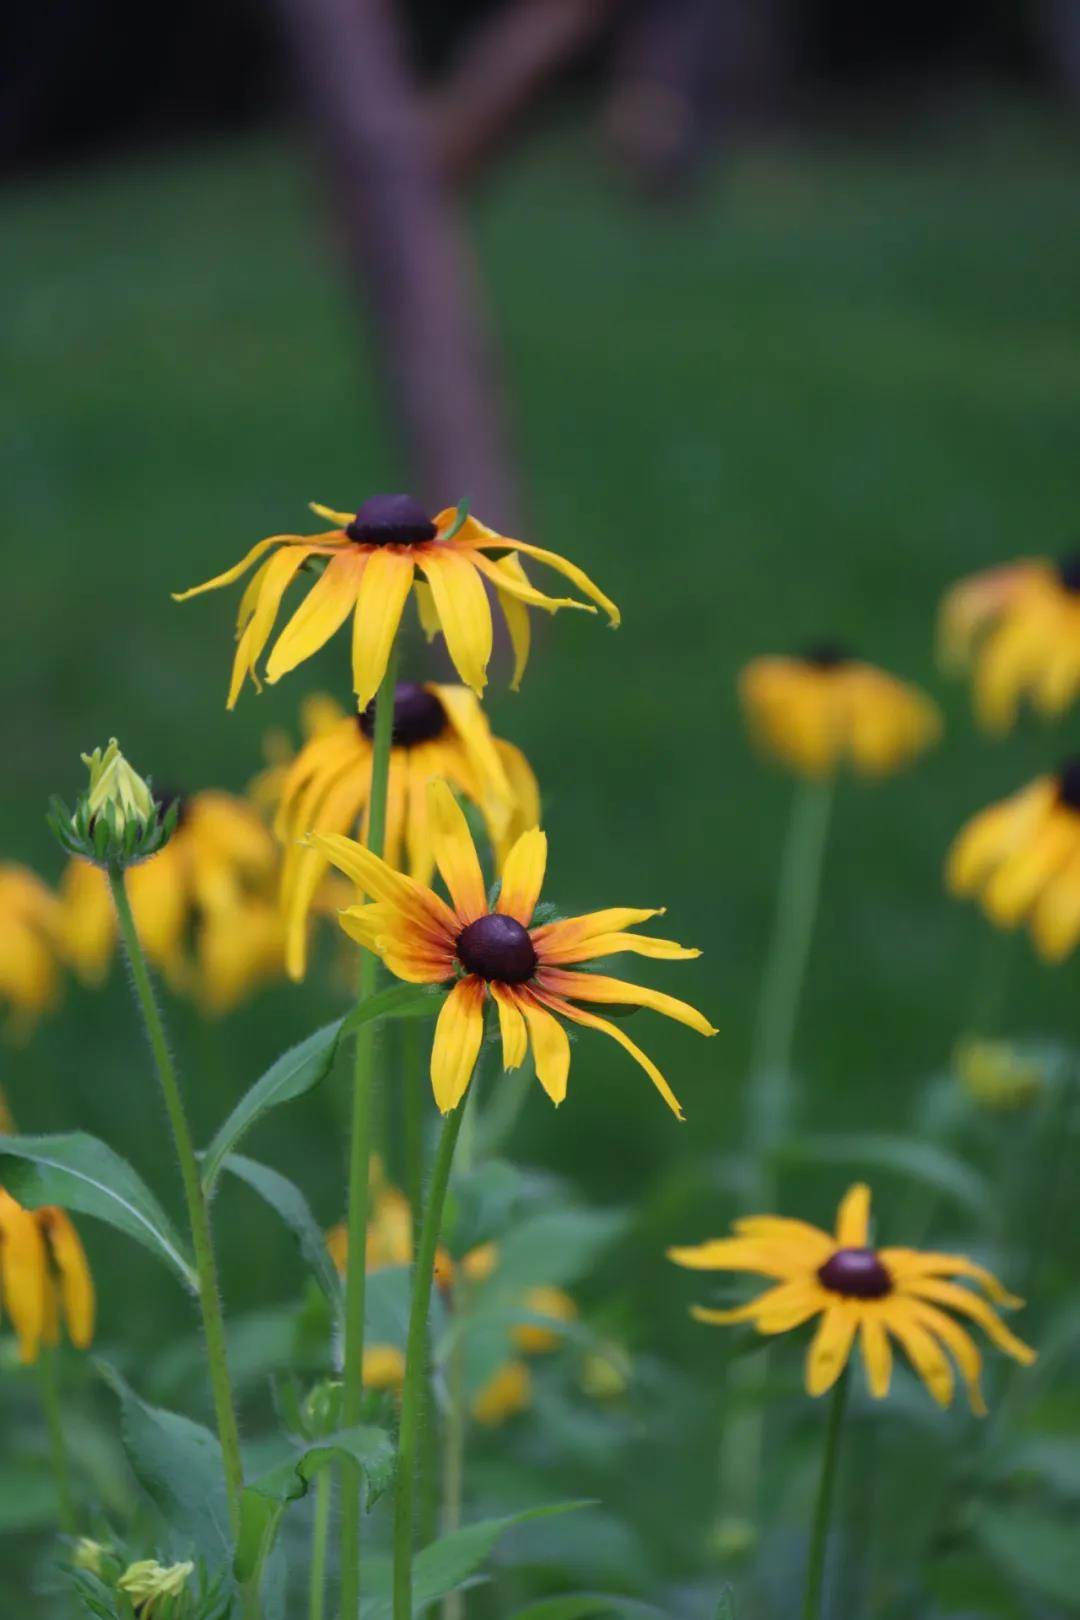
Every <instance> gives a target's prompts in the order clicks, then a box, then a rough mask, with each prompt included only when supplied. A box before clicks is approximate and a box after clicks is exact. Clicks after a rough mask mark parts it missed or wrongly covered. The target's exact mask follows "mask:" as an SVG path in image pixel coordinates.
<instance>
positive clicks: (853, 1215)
mask: <svg viewBox="0 0 1080 1620" xmlns="http://www.w3.org/2000/svg"><path fill="white" fill-rule="evenodd" d="M869 1241H870V1189H869V1187H868V1186H867V1185H866V1183H865V1182H863V1181H857V1182H856V1183H855V1185H854V1187H849V1188H848V1190H847V1192H846V1193H845V1194H844V1200H843V1202H842V1204H841V1205H840V1208H839V1210H838V1211H837V1214H836V1242H837V1245H838V1246H839V1247H840V1248H841V1249H865V1248H866V1245H867V1243H868V1242H869Z"/></svg>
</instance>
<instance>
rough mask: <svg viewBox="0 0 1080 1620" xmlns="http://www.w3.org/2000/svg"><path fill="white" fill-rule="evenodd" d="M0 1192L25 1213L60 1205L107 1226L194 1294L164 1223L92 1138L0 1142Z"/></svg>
mask: <svg viewBox="0 0 1080 1620" xmlns="http://www.w3.org/2000/svg"><path fill="white" fill-rule="evenodd" d="M0 1186H4V1187H6V1188H7V1190H8V1192H10V1193H11V1195H12V1197H13V1198H16V1199H18V1201H19V1203H20V1204H23V1205H24V1206H25V1207H26V1208H27V1209H37V1208H39V1207H40V1206H41V1205H42V1204H60V1205H62V1206H63V1207H64V1208H65V1209H68V1210H72V1211H74V1212H75V1213H77V1214H80V1215H90V1216H93V1217H95V1218H96V1219H98V1220H102V1221H106V1222H108V1224H109V1225H110V1226H113V1227H116V1228H117V1229H118V1230H119V1231H121V1232H126V1233H127V1235H128V1236H129V1237H133V1238H135V1240H136V1241H137V1242H138V1243H141V1244H142V1245H143V1246H144V1248H147V1249H149V1250H150V1252H151V1254H155V1255H157V1257H158V1259H159V1260H162V1259H163V1260H165V1261H167V1262H168V1264H169V1265H170V1266H171V1267H172V1268H173V1270H174V1271H175V1272H176V1273H177V1275H178V1276H179V1277H180V1279H181V1281H182V1282H183V1283H184V1284H185V1286H186V1287H188V1288H190V1289H192V1290H193V1291H194V1289H195V1288H196V1286H197V1279H196V1276H195V1272H194V1270H193V1268H192V1266H191V1262H190V1261H189V1260H188V1258H187V1255H186V1254H185V1253H184V1249H183V1245H182V1244H181V1242H180V1239H179V1237H178V1236H177V1233H176V1231H175V1230H174V1228H173V1225H172V1222H171V1221H170V1220H169V1217H168V1216H167V1215H166V1213H165V1211H164V1210H163V1209H162V1207H161V1205H160V1204H159V1203H158V1201H157V1199H156V1198H155V1197H154V1195H153V1193H152V1192H151V1191H150V1189H149V1188H148V1187H147V1186H146V1184H145V1183H144V1182H143V1181H142V1180H141V1178H140V1177H139V1176H138V1175H137V1174H136V1173H135V1171H134V1170H133V1169H132V1168H131V1165H130V1164H128V1162H127V1160H126V1159H122V1158H121V1157H120V1155H119V1154H118V1153H114V1152H113V1150H112V1148H110V1147H107V1146H106V1145H105V1143H104V1142H101V1141H99V1140H98V1138H97V1137H96V1136H88V1135H87V1134H86V1133H85V1132H84V1131H71V1132H69V1133H68V1134H66V1135H63V1136H4V1137H0Z"/></svg>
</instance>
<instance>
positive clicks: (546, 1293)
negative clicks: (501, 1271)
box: [510, 1286, 578, 1356]
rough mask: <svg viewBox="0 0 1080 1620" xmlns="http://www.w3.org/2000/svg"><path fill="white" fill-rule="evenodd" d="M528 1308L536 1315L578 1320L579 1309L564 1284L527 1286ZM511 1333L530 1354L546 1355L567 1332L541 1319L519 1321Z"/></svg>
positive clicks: (525, 1296) (570, 1320) (526, 1304)
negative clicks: (541, 1321)
mask: <svg viewBox="0 0 1080 1620" xmlns="http://www.w3.org/2000/svg"><path fill="white" fill-rule="evenodd" d="M522 1304H523V1305H524V1307H525V1309H526V1310H527V1311H530V1312H532V1313H533V1314H534V1315H536V1316H547V1317H550V1318H551V1319H552V1321H553V1322H575V1321H576V1320H577V1314H578V1309H577V1306H576V1305H575V1304H574V1301H573V1300H572V1299H571V1298H570V1295H569V1294H567V1293H564V1292H563V1290H562V1289H561V1288H549V1287H544V1286H539V1287H536V1288H529V1289H527V1290H526V1293H525V1295H524V1298H523V1300H522ZM510 1337H511V1339H512V1340H513V1341H514V1344H515V1346H516V1348H517V1349H518V1350H520V1351H521V1352H522V1353H523V1354H524V1355H527V1356H542V1355H546V1354H547V1352H548V1351H549V1350H557V1349H558V1348H559V1346H560V1345H561V1344H562V1343H563V1340H564V1337H565V1335H563V1334H562V1333H560V1332H559V1331H558V1329H557V1328H555V1327H546V1326H542V1325H541V1324H540V1323H539V1322H518V1323H516V1324H515V1325H514V1327H513V1328H512V1329H511V1330H510Z"/></svg>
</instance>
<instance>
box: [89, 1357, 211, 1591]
mask: <svg viewBox="0 0 1080 1620" xmlns="http://www.w3.org/2000/svg"><path fill="white" fill-rule="evenodd" d="M95 1366H96V1368H97V1370H98V1372H99V1373H100V1375H101V1377H102V1378H103V1379H104V1380H105V1382H106V1383H107V1384H108V1385H109V1387H110V1388H111V1389H112V1390H113V1392H114V1393H115V1395H116V1396H117V1398H118V1399H119V1401H120V1413H121V1435H122V1439H123V1442H124V1450H125V1451H126V1453H127V1456H128V1461H129V1462H130V1463H131V1467H132V1470H133V1471H134V1474H135V1477H136V1479H137V1480H138V1481H139V1484H140V1485H141V1486H142V1487H143V1489H144V1490H145V1491H146V1493H147V1495H148V1496H149V1497H150V1498H151V1500H152V1501H153V1502H154V1504H155V1505H156V1507H157V1508H158V1509H159V1511H160V1512H161V1514H162V1515H163V1517H164V1518H165V1519H166V1521H167V1522H168V1524H169V1525H170V1527H171V1528H172V1529H173V1530H174V1531H175V1532H176V1533H177V1535H178V1537H179V1538H180V1540H181V1541H183V1542H185V1543H186V1544H188V1545H189V1546H190V1547H191V1549H192V1551H193V1552H195V1553H197V1554H198V1556H199V1557H201V1558H204V1559H205V1560H206V1563H207V1565H208V1566H209V1567H210V1568H211V1569H218V1568H221V1567H222V1566H223V1565H227V1564H228V1562H229V1558H230V1555H231V1549H232V1536H231V1534H230V1530H229V1505H228V1499H227V1496H226V1492H225V1470H224V1467H223V1465H222V1460H221V1447H220V1445H219V1444H218V1441H217V1437H216V1436H215V1435H213V1434H211V1433H210V1430H209V1429H206V1428H204V1427H203V1425H202V1424H201V1423H195V1422H193V1421H192V1419H191V1418H186V1417H182V1416H181V1414H180V1413H179V1412H167V1411H165V1410H164V1408H163V1407H160V1406H149V1405H148V1404H147V1403H146V1402H145V1401H144V1400H142V1399H140V1397H139V1396H138V1395H136V1394H135V1391H134V1390H133V1389H132V1388H131V1387H130V1385H129V1384H128V1383H127V1382H126V1380H125V1379H124V1378H122V1377H121V1375H120V1374H119V1373H118V1372H117V1371H116V1369H115V1367H111V1366H110V1365H109V1363H108V1362H105V1361H97V1362H95Z"/></svg>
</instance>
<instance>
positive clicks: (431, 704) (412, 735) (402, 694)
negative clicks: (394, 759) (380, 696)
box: [356, 681, 446, 748]
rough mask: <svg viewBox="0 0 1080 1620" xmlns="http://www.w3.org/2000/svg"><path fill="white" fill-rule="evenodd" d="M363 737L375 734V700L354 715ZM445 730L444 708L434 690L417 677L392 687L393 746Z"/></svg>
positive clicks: (413, 742)
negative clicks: (415, 679)
mask: <svg viewBox="0 0 1080 1620" xmlns="http://www.w3.org/2000/svg"><path fill="white" fill-rule="evenodd" d="M356 720H357V724H358V725H359V727H360V730H361V731H362V732H363V734H364V736H365V737H368V738H371V737H374V735H375V703H374V700H372V702H370V703H369V704H368V706H367V708H366V709H364V710H362V711H361V713H360V714H358V715H357V717H356ZM445 730H446V710H445V709H444V708H443V706H442V704H441V703H440V702H439V699H438V698H437V697H436V696H435V693H434V692H429V691H428V689H427V687H426V686H420V685H418V684H417V682H416V681H402V682H401V684H400V685H399V686H396V687H395V688H394V732H393V740H394V746H395V747H396V748H412V747H414V746H415V745H416V744H417V743H422V742H431V741H432V740H433V738H435V737H441V736H442V734H443V732H444V731H445Z"/></svg>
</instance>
